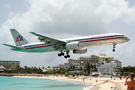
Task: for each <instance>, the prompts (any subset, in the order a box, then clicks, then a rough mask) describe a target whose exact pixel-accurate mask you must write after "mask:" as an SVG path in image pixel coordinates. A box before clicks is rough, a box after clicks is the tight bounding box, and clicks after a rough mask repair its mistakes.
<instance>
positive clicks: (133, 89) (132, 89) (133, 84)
mask: <svg viewBox="0 0 135 90" xmlns="http://www.w3.org/2000/svg"><path fill="white" fill-rule="evenodd" d="M128 78H130V81H127V80H128ZM125 85H127V90H135V80H134V73H130V77H126V81H125Z"/></svg>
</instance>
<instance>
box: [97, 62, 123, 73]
mask: <svg viewBox="0 0 135 90" xmlns="http://www.w3.org/2000/svg"><path fill="white" fill-rule="evenodd" d="M120 68H121V62H120V61H118V60H110V61H105V62H104V64H102V65H101V66H100V67H98V72H99V73H102V74H104V73H106V74H113V75H117V74H119V69H120Z"/></svg>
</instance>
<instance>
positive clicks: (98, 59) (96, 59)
mask: <svg viewBox="0 0 135 90" xmlns="http://www.w3.org/2000/svg"><path fill="white" fill-rule="evenodd" d="M109 60H114V57H113V56H112V55H106V54H99V55H94V54H93V55H91V56H90V57H79V58H78V59H72V58H70V59H68V63H84V64H86V63H87V62H88V63H90V64H92V65H96V66H97V67H99V66H101V65H102V63H103V62H104V61H109Z"/></svg>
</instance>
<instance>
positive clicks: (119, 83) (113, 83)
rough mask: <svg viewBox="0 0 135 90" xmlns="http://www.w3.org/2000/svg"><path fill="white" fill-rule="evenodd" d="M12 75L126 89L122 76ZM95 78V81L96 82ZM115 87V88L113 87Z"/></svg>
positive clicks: (99, 89)
mask: <svg viewBox="0 0 135 90" xmlns="http://www.w3.org/2000/svg"><path fill="white" fill-rule="evenodd" d="M13 77H25V78H39V79H56V80H67V81H78V82H87V83H88V84H89V85H90V86H93V87H92V88H90V89H89V90H127V86H125V85H124V82H125V79H124V78H122V79H121V80H120V79H119V78H115V80H114V78H112V79H111V78H101V77H91V80H90V78H89V77H86V78H85V79H84V81H83V77H76V78H68V77H61V76H49V77H47V76H40V77H37V76H13ZM96 80H97V82H96ZM115 88H117V89H115Z"/></svg>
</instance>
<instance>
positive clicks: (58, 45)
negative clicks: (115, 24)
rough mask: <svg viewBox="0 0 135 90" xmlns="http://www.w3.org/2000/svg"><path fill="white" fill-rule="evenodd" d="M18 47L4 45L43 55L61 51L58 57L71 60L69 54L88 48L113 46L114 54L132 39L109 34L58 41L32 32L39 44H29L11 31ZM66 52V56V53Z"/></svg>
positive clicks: (81, 52)
mask: <svg viewBox="0 0 135 90" xmlns="http://www.w3.org/2000/svg"><path fill="white" fill-rule="evenodd" d="M10 31H11V33H12V36H13V39H14V41H15V44H16V46H13V45H9V44H3V45H5V46H9V47H11V48H12V49H11V50H14V51H20V52H29V53H41V52H50V51H59V52H60V53H58V56H64V58H70V55H69V52H70V51H71V50H72V51H73V53H74V54H84V53H87V47H92V46H101V45H113V52H115V45H117V44H120V43H124V42H128V41H129V40H130V39H129V38H128V37H126V36H125V35H123V34H119V33H109V34H100V35H91V36H85V37H78V38H69V39H56V38H52V37H49V36H46V35H42V34H39V33H36V32H30V33H31V34H33V35H35V36H37V37H38V40H40V42H39V43H29V42H28V41H27V40H26V39H25V38H24V37H23V36H22V35H21V34H20V33H19V32H18V31H17V30H16V29H10ZM64 52H66V55H65V53H64Z"/></svg>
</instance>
